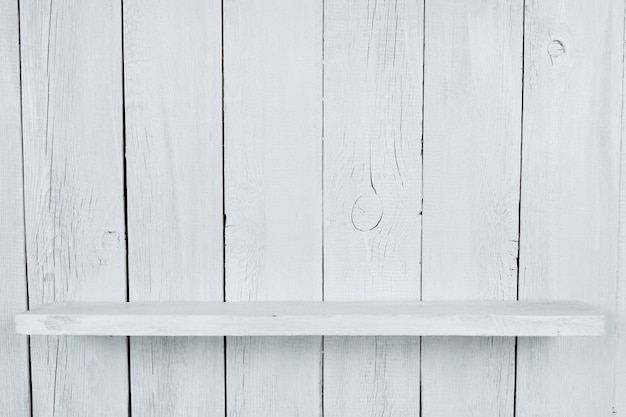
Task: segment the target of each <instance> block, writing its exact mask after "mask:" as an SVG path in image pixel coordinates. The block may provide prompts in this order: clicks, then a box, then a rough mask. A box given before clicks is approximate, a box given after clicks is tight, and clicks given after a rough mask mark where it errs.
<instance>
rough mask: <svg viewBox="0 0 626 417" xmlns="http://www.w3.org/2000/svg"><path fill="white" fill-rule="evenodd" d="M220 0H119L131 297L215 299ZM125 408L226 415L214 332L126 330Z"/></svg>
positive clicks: (218, 289) (219, 234) (219, 228)
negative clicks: (149, 334) (182, 334)
mask: <svg viewBox="0 0 626 417" xmlns="http://www.w3.org/2000/svg"><path fill="white" fill-rule="evenodd" d="M221 42H222V39H221V3H220V1H218V0H211V1H208V2H207V1H198V0H185V1H170V0H162V1H158V2H154V1H145V0H128V1H125V2H124V69H125V71H124V76H125V78H124V81H125V84H124V86H125V106H126V145H127V149H126V152H127V170H128V171H127V178H128V179H127V185H128V234H129V246H128V250H129V273H130V275H129V276H130V282H129V286H130V300H131V301H222V300H223V268H224V266H223V208H222V207H223V201H222V82H221V80H222V75H221V74H222V64H221V56H222V51H221ZM130 345H131V358H130V363H131V389H132V397H131V398H132V415H133V416H151V417H152V416H167V417H174V416H181V417H182V416H185V417H187V416H207V415H223V414H224V407H225V399H224V345H223V338H195V339H188V338H132V339H131V341H130Z"/></svg>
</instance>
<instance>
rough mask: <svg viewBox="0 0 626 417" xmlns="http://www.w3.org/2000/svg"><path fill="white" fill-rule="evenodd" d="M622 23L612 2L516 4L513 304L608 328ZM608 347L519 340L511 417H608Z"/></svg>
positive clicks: (602, 342)
mask: <svg viewBox="0 0 626 417" xmlns="http://www.w3.org/2000/svg"><path fill="white" fill-rule="evenodd" d="M623 21H624V2H623V1H621V0H608V1H603V2H589V1H585V0H578V1H567V2H551V1H548V2H546V1H540V0H527V1H526V16H525V22H526V23H525V46H524V121H523V132H524V137H523V145H522V178H521V183H522V190H521V193H522V194H521V197H522V198H521V208H520V209H521V213H520V216H521V227H520V260H519V262H520V264H519V265H520V270H519V271H520V281H519V298H520V300H525V299H536V298H542V299H545V298H549V299H577V300H581V301H585V302H587V303H589V304H591V305H592V306H594V307H596V308H598V309H599V310H601V311H603V312H604V313H606V314H607V315H608V316H610V317H614V312H615V302H616V287H615V283H616V281H617V275H616V274H617V270H618V261H617V255H618V246H617V245H618V239H617V238H618V213H619V207H618V203H619V201H618V199H619V159H620V125H621V114H620V109H621V104H622V102H621V99H622V89H621V87H622V59H623V43H622V42H623V35H624V29H623ZM614 341H615V339H614V325H611V326H609V327H608V332H607V335H606V337H603V338H595V339H580V340H579V339H573V340H568V341H566V342H565V341H561V340H556V339H553V340H546V339H532V338H530V339H521V340H520V341H519V342H518V356H517V359H518V363H517V390H516V392H517V398H516V416H517V417H534V416H551V417H583V416H609V415H612V412H613V410H612V397H613V382H614V376H615V374H614V362H613V359H614V357H615V355H614V354H613V349H614V348H615V343H614ZM622 411H623V410H622Z"/></svg>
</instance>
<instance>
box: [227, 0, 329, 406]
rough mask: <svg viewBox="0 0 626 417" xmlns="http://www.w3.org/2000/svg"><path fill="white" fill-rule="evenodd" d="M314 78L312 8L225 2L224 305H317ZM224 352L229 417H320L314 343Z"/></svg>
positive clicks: (317, 79) (233, 340) (317, 65)
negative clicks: (311, 302)
mask: <svg viewBox="0 0 626 417" xmlns="http://www.w3.org/2000/svg"><path fill="white" fill-rule="evenodd" d="M321 80H322V2H321V1H317V0H306V1H301V2H292V1H289V0H280V1H275V2H272V4H271V5H269V6H268V5H267V4H265V3H263V2H256V1H249V0H248V1H244V0H239V1H229V2H224V112H225V114H224V117H225V119H224V120H225V121H224V126H225V127H224V129H225V131H224V132H225V133H224V138H225V140H224V147H225V149H224V150H225V160H224V164H225V165H224V168H225V205H226V300H227V301H254V300H258V301H263V300H321V298H322V291H321V290H322V270H321V268H322V256H321V250H322V187H321V181H322V142H321V121H322V113H321V111H322V102H321V99H322V83H321ZM226 356H227V364H226V370H227V372H226V373H227V377H226V380H227V383H226V385H227V394H226V395H227V412H228V415H232V416H240V417H245V416H288V415H289V416H293V415H299V416H305V417H306V416H309V417H313V416H319V415H320V413H321V338H320V337H297V338H284V337H254V338H252V337H229V338H227V353H226Z"/></svg>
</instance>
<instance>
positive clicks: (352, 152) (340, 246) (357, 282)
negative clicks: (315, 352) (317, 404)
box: [324, 0, 434, 417]
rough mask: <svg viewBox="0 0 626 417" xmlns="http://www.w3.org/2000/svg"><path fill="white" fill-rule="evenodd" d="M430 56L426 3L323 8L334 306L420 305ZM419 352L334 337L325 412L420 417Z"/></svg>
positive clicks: (327, 254) (328, 350)
mask: <svg viewBox="0 0 626 417" xmlns="http://www.w3.org/2000/svg"><path fill="white" fill-rule="evenodd" d="M422 50H423V2H422V1H405V0H398V1H384V2H371V3H370V2H345V1H336V0H327V1H325V2H324V299H325V300H329V301H332V300H374V299H384V300H419V298H420V240H421V234H420V232H421V230H420V228H421V218H420V212H421V196H422V190H421V170H422V166H421V155H420V152H421V122H422V116H421V113H422V110H421V107H422ZM389 308H390V309H392V310H393V309H394V307H393V304H392V305H390V307H389ZM383 320H384V319H383ZM408 320H409V322H407V324H408V325H409V327H411V329H395V330H393V327H395V325H396V324H399V323H400V321H398V320H396V319H395V318H392V319H391V320H390V321H386V323H383V322H379V323H378V324H380V325H381V326H380V328H378V329H376V330H377V331H375V332H363V333H360V334H372V335H384V334H420V333H421V332H420V331H417V332H414V330H417V327H419V325H418V326H417V327H412V326H413V325H417V321H419V320H417V321H415V320H414V318H410V319H408ZM365 321H367V323H365ZM377 321H378V320H377V318H375V317H371V318H366V317H364V320H363V321H362V322H360V323H356V322H355V323H353V326H354V328H352V329H344V330H343V334H359V333H357V332H356V331H355V330H356V329H359V328H361V327H362V326H364V325H368V324H374V323H376V322H377ZM384 321H385V320H384ZM424 324H425V325H426V326H429V325H430V324H431V322H427V323H424ZM385 327H386V328H385ZM422 330H425V329H422ZM433 330H434V329H433ZM427 332H428V331H427ZM327 334H333V333H327ZM339 334H342V333H339ZM419 344H420V340H419V339H418V338H408V337H405V338H398V337H370V338H341V337H328V338H325V341H324V415H325V416H327V417H338V416H346V415H355V416H356V415H397V416H414V415H416V414H415V413H416V412H417V410H419V403H420V390H419V355H420V353H419Z"/></svg>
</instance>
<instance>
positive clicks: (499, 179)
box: [422, 0, 523, 417]
mask: <svg viewBox="0 0 626 417" xmlns="http://www.w3.org/2000/svg"><path fill="white" fill-rule="evenodd" d="M425 27H426V28H425V53H424V62H425V69H424V162H423V163H424V213H423V230H422V238H423V240H422V247H423V252H422V299H423V300H440V299H476V300H515V299H516V287H517V249H518V242H517V241H518V206H519V171H520V142H521V104H522V44H523V37H522V35H523V34H522V30H523V2H522V1H521V0H514V1H510V2H508V1H507V2H501V1H498V0H483V1H470V2H458V1H454V0H443V1H437V2H426V11H425ZM514 375H515V340H514V339H510V338H507V339H503V338H492V339H486V338H474V339H471V338H465V339H456V340H454V339H453V340H450V339H441V338H427V339H422V389H423V391H422V412H423V415H425V416H438V417H457V416H468V417H469V416H477V417H478V416H485V415H490V416H495V415H497V416H501V417H512V416H513V415H514V414H513V404H514V392H515V390H514V383H515V377H514Z"/></svg>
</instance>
